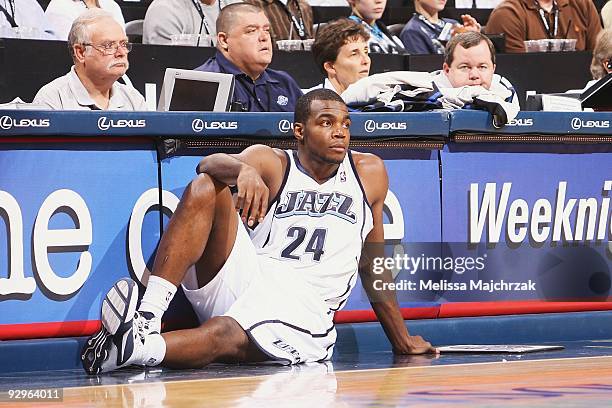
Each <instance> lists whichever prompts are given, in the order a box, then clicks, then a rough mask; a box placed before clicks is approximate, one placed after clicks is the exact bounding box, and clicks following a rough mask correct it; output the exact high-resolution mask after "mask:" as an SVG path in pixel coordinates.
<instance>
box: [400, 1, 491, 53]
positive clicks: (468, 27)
mask: <svg viewBox="0 0 612 408" xmlns="http://www.w3.org/2000/svg"><path fill="white" fill-rule="evenodd" d="M445 6H446V0H414V8H415V10H416V13H414V15H413V16H412V18H411V19H410V20H409V21H408V23H406V25H405V26H404V28H403V30H402V32H401V34H400V39H401V40H402V42H403V43H404V47H405V48H406V51H407V52H408V53H409V54H444V44H446V42H447V41H448V40H450V38H451V36H452V35H453V34H455V33H458V32H465V31H480V24H478V22H477V21H476V20H475V19H474V17H472V16H470V15H469V14H464V15H462V16H461V19H462V20H463V24H459V22H458V21H457V20H453V19H451V18H441V17H439V15H438V13H439V12H441V11H442V10H444V7H445Z"/></svg>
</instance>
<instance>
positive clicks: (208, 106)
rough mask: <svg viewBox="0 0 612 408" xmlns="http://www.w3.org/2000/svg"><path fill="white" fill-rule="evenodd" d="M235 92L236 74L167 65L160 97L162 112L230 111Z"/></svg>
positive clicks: (159, 107) (159, 105)
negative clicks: (176, 67)
mask: <svg viewBox="0 0 612 408" xmlns="http://www.w3.org/2000/svg"><path fill="white" fill-rule="evenodd" d="M233 93H234V76H233V75H232V74H221V73H218V72H202V71H193V70H185V69H175V68H167V69H166V74H165V75H164V84H163V85H162V89H161V94H160V97H159V104H158V108H157V109H158V110H160V111H205V112H206V111H208V112H212V111H214V112H224V111H228V110H229V107H230V105H231V101H232V96H233Z"/></svg>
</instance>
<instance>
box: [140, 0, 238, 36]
mask: <svg viewBox="0 0 612 408" xmlns="http://www.w3.org/2000/svg"><path fill="white" fill-rule="evenodd" d="M240 1H241V0H153V2H152V3H151V4H150V5H149V7H148V8H147V13H146V15H145V18H144V26H143V34H142V42H143V44H161V45H170V44H172V36H174V35H177V34H201V35H210V36H211V37H213V38H214V37H215V36H216V35H217V28H216V22H217V18H218V17H219V13H220V12H221V9H222V8H223V7H225V6H227V5H228V4H232V3H238V2H240ZM196 44H197V42H196ZM196 44H194V45H196ZM200 44H201V45H203V46H206V45H210V44H208V43H207V42H205V41H202V42H200ZM200 44H198V45H200Z"/></svg>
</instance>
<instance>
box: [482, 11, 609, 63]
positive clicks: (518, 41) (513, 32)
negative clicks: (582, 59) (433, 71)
mask: <svg viewBox="0 0 612 408" xmlns="http://www.w3.org/2000/svg"><path fill="white" fill-rule="evenodd" d="M599 31H601V23H600V21H599V15H598V14H597V9H596V8H595V5H594V4H593V1H592V0H505V1H503V2H502V3H501V4H500V5H499V6H497V7H496V8H495V9H494V10H493V11H492V12H491V16H490V17H489V20H488V21H487V25H486V27H485V32H486V33H487V34H505V36H506V51H507V52H525V45H524V43H523V41H525V40H540V39H545V38H575V39H577V42H576V50H577V51H584V50H592V49H593V47H595V39H596V38H597V34H599Z"/></svg>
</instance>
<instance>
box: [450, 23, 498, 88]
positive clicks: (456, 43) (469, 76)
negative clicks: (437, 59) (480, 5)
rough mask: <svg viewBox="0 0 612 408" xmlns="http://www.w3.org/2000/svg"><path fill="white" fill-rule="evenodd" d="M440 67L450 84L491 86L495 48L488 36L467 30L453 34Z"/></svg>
mask: <svg viewBox="0 0 612 408" xmlns="http://www.w3.org/2000/svg"><path fill="white" fill-rule="evenodd" d="M442 69H443V71H444V73H445V74H446V76H447V77H448V80H449V81H450V83H451V85H453V87H455V88H459V87H462V86H466V85H470V86H471V85H480V86H482V87H484V88H486V89H489V88H490V87H491V81H492V79H493V74H494V73H495V48H494V47H493V43H492V42H491V40H489V38H488V37H487V36H486V35H484V34H481V33H479V32H474V31H468V32H466V33H461V34H457V35H455V36H453V38H451V39H450V41H449V42H448V43H447V44H446V50H445V52H444V65H443V66H442Z"/></svg>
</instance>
